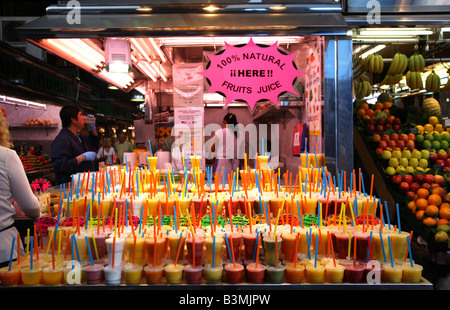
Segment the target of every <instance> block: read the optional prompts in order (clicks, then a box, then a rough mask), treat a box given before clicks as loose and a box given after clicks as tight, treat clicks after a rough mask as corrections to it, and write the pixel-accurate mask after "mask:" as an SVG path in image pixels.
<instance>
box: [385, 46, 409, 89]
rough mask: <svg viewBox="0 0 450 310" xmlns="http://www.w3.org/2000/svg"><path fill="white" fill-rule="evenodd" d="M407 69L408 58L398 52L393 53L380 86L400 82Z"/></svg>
mask: <svg viewBox="0 0 450 310" xmlns="http://www.w3.org/2000/svg"><path fill="white" fill-rule="evenodd" d="M407 67H408V58H407V57H406V55H405V54H402V53H400V52H397V53H395V55H394V58H393V59H392V62H391V65H390V66H389V69H388V73H387V75H386V77H385V78H384V79H383V81H382V82H381V85H392V84H397V83H398V82H400V80H401V79H402V76H403V72H405V70H406V68H407Z"/></svg>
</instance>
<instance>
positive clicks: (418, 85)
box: [414, 72, 423, 89]
mask: <svg viewBox="0 0 450 310" xmlns="http://www.w3.org/2000/svg"><path fill="white" fill-rule="evenodd" d="M414 73H415V75H416V88H417V89H423V81H422V74H421V73H420V72H414Z"/></svg>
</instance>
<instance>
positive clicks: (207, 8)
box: [203, 5, 220, 12]
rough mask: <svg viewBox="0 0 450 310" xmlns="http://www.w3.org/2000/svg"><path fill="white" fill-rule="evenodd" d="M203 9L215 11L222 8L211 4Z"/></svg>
mask: <svg viewBox="0 0 450 310" xmlns="http://www.w3.org/2000/svg"><path fill="white" fill-rule="evenodd" d="M203 10H205V11H208V12H215V11H217V10H220V8H218V7H216V6H214V5H210V6H207V7H204V8H203Z"/></svg>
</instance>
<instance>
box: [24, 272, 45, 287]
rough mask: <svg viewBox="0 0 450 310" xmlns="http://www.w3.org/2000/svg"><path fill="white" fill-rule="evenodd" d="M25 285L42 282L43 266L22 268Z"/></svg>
mask: <svg viewBox="0 0 450 310" xmlns="http://www.w3.org/2000/svg"><path fill="white" fill-rule="evenodd" d="M21 274H22V283H23V285H39V283H40V282H41V276H42V269H41V268H33V269H30V268H23V269H22V270H21Z"/></svg>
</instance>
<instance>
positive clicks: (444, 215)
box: [439, 208, 450, 220]
mask: <svg viewBox="0 0 450 310" xmlns="http://www.w3.org/2000/svg"><path fill="white" fill-rule="evenodd" d="M439 217H440V218H441V219H446V220H450V208H440V210H439Z"/></svg>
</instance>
